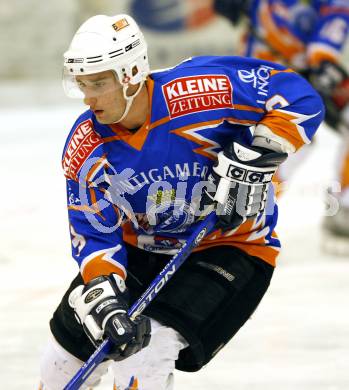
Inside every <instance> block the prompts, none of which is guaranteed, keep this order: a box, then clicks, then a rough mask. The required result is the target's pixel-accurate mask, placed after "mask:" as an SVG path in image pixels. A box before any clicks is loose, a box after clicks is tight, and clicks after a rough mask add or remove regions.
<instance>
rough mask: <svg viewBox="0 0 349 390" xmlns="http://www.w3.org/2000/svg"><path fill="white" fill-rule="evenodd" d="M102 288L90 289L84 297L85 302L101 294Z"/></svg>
mask: <svg viewBox="0 0 349 390" xmlns="http://www.w3.org/2000/svg"><path fill="white" fill-rule="evenodd" d="M103 291H104V290H103V289H102V288H96V289H95V290H92V291H90V292H89V293H88V294H87V295H86V298H85V303H90V302H92V301H94V300H95V299H96V298H98V297H99V296H101V295H102V294H103Z"/></svg>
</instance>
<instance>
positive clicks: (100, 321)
mask: <svg viewBox="0 0 349 390" xmlns="http://www.w3.org/2000/svg"><path fill="white" fill-rule="evenodd" d="M127 300H128V299H127V289H126V286H125V282H124V280H123V279H122V278H120V276H118V275H116V274H111V275H109V276H99V277H97V278H95V279H93V280H91V281H90V282H89V283H87V284H86V285H85V286H83V285H80V286H78V287H76V288H75V289H74V290H73V291H72V292H71V293H70V296H69V304H70V306H71V307H72V308H73V309H74V310H75V314H76V317H77V320H78V321H79V323H80V324H82V326H83V328H84V330H85V332H86V334H87V336H88V337H89V339H90V340H91V341H92V343H93V344H94V345H95V346H96V347H98V345H99V344H100V343H101V342H102V341H103V339H104V338H106V337H109V339H110V340H111V341H112V342H113V344H114V346H113V348H112V350H111V351H110V352H109V354H108V357H109V358H110V359H113V360H116V361H119V360H123V359H126V358H127V357H129V356H131V355H133V354H134V353H136V352H138V351H140V350H141V349H142V348H144V347H146V346H147V345H148V344H149V341H150V330H151V329H150V320H149V318H148V317H145V316H142V315H139V316H138V317H137V318H136V319H135V320H131V318H130V317H129V316H128V315H127V309H128V304H127Z"/></svg>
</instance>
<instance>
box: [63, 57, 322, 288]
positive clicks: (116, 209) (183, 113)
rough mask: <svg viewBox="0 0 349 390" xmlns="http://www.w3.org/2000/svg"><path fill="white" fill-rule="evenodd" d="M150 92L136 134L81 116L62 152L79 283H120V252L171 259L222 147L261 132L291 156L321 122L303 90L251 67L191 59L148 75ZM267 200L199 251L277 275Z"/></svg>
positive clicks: (301, 83)
mask: <svg viewBox="0 0 349 390" xmlns="http://www.w3.org/2000/svg"><path fill="white" fill-rule="evenodd" d="M147 88H148V92H149V102H150V113H149V115H148V118H147V120H146V122H145V123H144V125H143V126H142V127H141V128H140V129H138V130H137V131H136V132H130V131H129V130H127V129H125V128H123V127H122V126H120V125H119V124H112V125H103V124H100V123H99V122H98V121H97V120H96V118H95V116H94V114H93V112H92V111H90V110H88V111H86V112H85V113H83V114H82V115H81V116H80V117H79V118H78V120H77V121H76V122H75V124H74V126H73V128H72V130H71V132H70V134H69V136H68V139H67V142H66V145H65V147H64V152H63V159H62V163H63V168H64V172H65V176H66V178H67V200H68V210H69V222H70V232H71V240H72V241H71V242H72V253H73V257H74V259H75V260H76V261H77V262H78V264H79V266H80V271H81V273H82V276H83V278H84V280H85V281H89V280H91V279H92V278H94V277H96V276H98V275H101V274H109V273H111V272H116V273H118V274H120V275H121V276H122V277H124V278H126V275H127V251H126V249H125V243H127V244H129V245H133V246H137V247H139V248H141V249H143V250H146V251H151V252H158V253H166V254H174V253H175V252H176V251H177V250H178V249H179V248H180V247H181V246H182V245H183V243H184V242H185V240H186V239H187V237H188V236H189V235H190V234H191V232H192V230H193V227H194V225H195V221H196V218H197V217H198V216H199V215H200V209H199V208H198V204H199V201H200V197H201V193H202V188H203V185H204V183H205V180H206V179H207V176H208V174H209V172H210V171H211V169H212V166H213V164H214V162H215V160H216V156H217V153H218V152H219V151H221V150H222V148H223V147H224V146H225V145H226V144H228V143H229V142H232V141H234V140H236V141H239V142H241V143H245V144H248V145H250V144H251V142H252V137H253V129H254V128H255V126H258V125H264V126H267V127H268V128H269V129H270V131H271V132H273V133H274V134H276V135H277V136H278V137H282V138H285V139H287V140H288V141H289V142H290V143H291V144H292V145H293V146H294V148H295V149H298V148H299V147H301V146H302V145H303V144H305V143H309V142H310V141H311V138H312V137H313V135H314V133H315V131H316V129H317V128H318V126H319V124H320V123H321V121H322V119H323V105H322V101H321V99H320V97H319V96H318V94H317V93H316V92H315V91H314V89H313V88H312V87H311V86H310V84H308V83H307V81H305V80H304V79H303V78H302V77H300V76H299V75H298V74H296V73H295V72H293V71H292V70H290V69H286V68H284V67H282V66H281V65H277V64H274V63H270V62H266V61H261V60H256V59H251V58H242V57H196V58H192V59H189V60H187V61H184V62H182V63H181V64H179V65H178V66H176V67H174V68H171V69H167V70H163V71H158V72H153V73H151V74H150V75H149V77H148V80H147ZM271 187H272V186H271ZM269 198H270V199H268V206H267V208H266V210H265V212H264V213H262V214H260V215H258V216H257V217H256V218H254V219H251V220H248V221H246V222H245V223H243V224H242V225H241V226H239V227H238V228H236V229H234V230H230V231H226V232H222V231H220V230H217V231H214V232H212V233H211V234H210V235H209V236H207V237H206V238H205V239H204V240H203V241H202V243H201V244H200V246H199V247H198V248H197V249H196V250H198V251H200V250H203V249H205V248H208V247H211V246H216V245H233V246H236V247H238V248H240V249H242V250H244V251H246V252H247V253H249V254H251V255H254V256H258V257H259V258H261V260H264V261H266V262H268V263H270V264H272V265H275V259H276V257H277V254H278V252H279V249H280V243H279V240H278V238H277V236H276V234H275V232H274V227H275V225H276V221H277V206H276V205H275V204H274V196H273V190H272V188H271V189H270V191H269Z"/></svg>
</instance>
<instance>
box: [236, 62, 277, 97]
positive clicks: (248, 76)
mask: <svg viewBox="0 0 349 390" xmlns="http://www.w3.org/2000/svg"><path fill="white" fill-rule="evenodd" d="M273 69H274V68H272V67H271V66H267V65H262V66H260V67H259V68H257V69H251V70H246V69H240V70H238V75H239V79H240V80H241V81H243V82H244V83H247V84H252V86H253V88H255V89H256V90H257V94H258V95H259V99H257V100H256V101H257V103H261V104H265V99H266V97H267V96H268V87H269V79H270V71H271V70H273Z"/></svg>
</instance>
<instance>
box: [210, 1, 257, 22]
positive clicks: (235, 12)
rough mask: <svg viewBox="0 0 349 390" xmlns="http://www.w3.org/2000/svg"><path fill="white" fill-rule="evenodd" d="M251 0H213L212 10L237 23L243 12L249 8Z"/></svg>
mask: <svg viewBox="0 0 349 390" xmlns="http://www.w3.org/2000/svg"><path fill="white" fill-rule="evenodd" d="M250 3H251V0H214V3H213V7H214V10H215V11H216V12H217V13H218V14H220V15H222V16H224V17H226V18H228V19H229V20H230V21H231V22H232V23H233V24H234V25H236V24H238V23H239V21H240V18H241V16H242V15H243V14H246V13H247V12H248V10H249V8H250V5H251V4H250Z"/></svg>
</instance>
